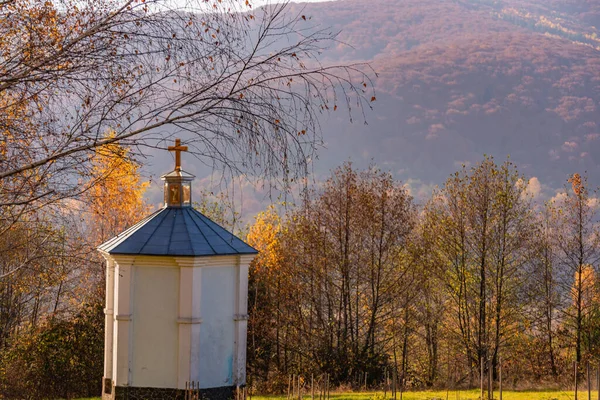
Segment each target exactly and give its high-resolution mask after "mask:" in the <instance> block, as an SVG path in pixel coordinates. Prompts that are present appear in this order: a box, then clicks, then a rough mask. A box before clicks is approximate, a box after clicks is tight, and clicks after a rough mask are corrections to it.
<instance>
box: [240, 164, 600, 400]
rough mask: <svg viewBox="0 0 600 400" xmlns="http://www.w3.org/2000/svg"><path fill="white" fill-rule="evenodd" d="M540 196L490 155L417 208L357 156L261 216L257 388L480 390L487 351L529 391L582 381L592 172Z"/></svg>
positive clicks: (592, 248)
mask: <svg viewBox="0 0 600 400" xmlns="http://www.w3.org/2000/svg"><path fill="white" fill-rule="evenodd" d="M534 192H535V191H534V190H533V189H532V188H530V187H529V185H528V180H527V179H526V178H525V177H523V176H522V175H521V174H520V173H519V172H518V170H517V168H516V167H515V166H514V165H513V164H512V163H511V162H510V161H506V162H504V163H502V164H497V163H496V162H495V161H494V159H493V158H490V157H488V158H485V159H484V160H483V161H482V162H481V163H479V164H478V165H476V166H474V167H471V168H468V167H463V168H462V169H461V170H460V171H458V172H456V173H454V174H453V175H451V176H450V177H449V178H448V180H447V181H446V182H445V184H444V185H443V186H442V187H441V188H439V189H436V190H435V191H434V192H433V194H432V195H431V198H430V199H429V200H428V201H427V202H426V203H425V204H421V205H416V204H415V202H414V200H413V199H412V198H411V196H410V194H409V192H408V189H407V188H406V187H405V186H403V185H402V184H401V183H400V182H397V181H395V180H394V179H393V178H392V176H391V175H390V174H388V173H385V172H382V171H380V170H378V169H377V168H369V169H367V170H365V171H356V170H355V169H354V168H353V167H352V165H351V164H349V163H347V164H344V165H343V166H342V167H340V168H338V169H336V170H335V171H334V172H333V173H332V175H331V177H330V178H329V179H328V180H327V181H326V182H325V183H324V184H323V185H322V186H320V187H318V188H315V189H313V190H311V191H309V192H308V193H306V195H305V197H304V199H303V201H302V204H300V205H299V206H297V207H295V208H293V209H289V210H287V211H286V212H282V213H278V212H277V211H276V210H275V209H274V208H270V209H268V210H267V211H265V212H263V213H262V214H260V215H259V216H258V217H257V219H256V222H255V223H254V224H253V226H251V228H250V231H249V235H248V240H249V242H250V243H251V244H252V245H254V246H255V247H256V248H257V249H259V250H260V255H259V256H258V258H257V259H256V260H255V262H254V263H253V265H252V268H251V276H250V279H251V287H250V300H249V313H250V321H249V333H248V363H249V371H248V374H249V376H250V377H251V379H252V382H251V383H252V385H253V386H255V387H256V388H257V389H258V390H260V391H284V390H285V389H286V388H287V384H288V377H289V376H290V375H292V374H301V375H304V376H310V375H311V374H314V375H315V376H317V375H318V374H321V373H328V374H329V375H330V377H331V379H332V381H333V382H334V384H337V385H352V384H355V383H357V381H358V379H359V377H363V378H361V380H362V379H364V377H365V376H366V377H367V380H368V384H370V385H379V384H381V382H383V380H384V376H386V374H387V376H390V377H393V376H397V379H398V382H399V384H401V385H403V386H404V387H406V388H425V387H436V386H437V387H442V386H444V387H446V386H449V387H472V386H476V385H477V384H478V382H479V377H480V366H481V362H482V360H483V361H484V368H485V371H484V373H485V374H486V375H487V374H488V373H490V374H492V377H493V378H494V379H497V377H498V369H499V367H500V364H502V372H503V376H504V379H505V384H508V385H512V386H514V387H523V386H527V385H534V386H536V387H540V386H549V385H561V384H563V385H567V382H570V381H569V379H570V377H571V375H572V373H571V372H572V368H573V361H578V362H579V365H584V363H585V362H586V361H591V362H593V363H597V357H598V354H599V353H598V350H599V349H600V348H599V345H600V318H599V317H600V286H599V284H600V280H599V278H598V261H599V257H600V235H599V233H600V231H599V229H598V228H599V227H598V225H597V217H598V201H597V199H596V198H595V197H594V192H593V191H592V190H590V189H589V188H588V186H587V182H586V179H585V177H581V176H580V175H578V174H574V175H572V176H571V177H570V178H569V181H568V185H567V186H566V187H565V189H564V191H563V192H561V193H559V194H557V196H555V197H554V198H553V199H552V200H550V201H548V202H546V203H545V204H540V203H539V202H536V201H534V200H535V199H534V194H535V193H534ZM362 384H364V382H361V385H362Z"/></svg>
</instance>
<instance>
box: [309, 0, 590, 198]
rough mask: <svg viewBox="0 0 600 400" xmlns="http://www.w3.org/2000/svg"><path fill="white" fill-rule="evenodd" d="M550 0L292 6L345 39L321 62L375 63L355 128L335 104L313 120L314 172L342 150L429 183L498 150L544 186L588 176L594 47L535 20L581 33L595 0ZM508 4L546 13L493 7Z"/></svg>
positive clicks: (388, 0)
mask: <svg viewBox="0 0 600 400" xmlns="http://www.w3.org/2000/svg"><path fill="white" fill-rule="evenodd" d="M562 3H563V2H559V1H552V2H544V3H542V2H534V1H531V2H526V3H524V4H523V3H522V2H517V1H501V2H500V1H465V0H461V1H452V0H441V1H433V0H424V1H416V0H408V1H393V0H374V1H364V0H344V1H338V2H328V3H314V4H306V5H304V6H305V7H306V8H305V10H304V11H303V12H304V13H305V14H306V15H310V16H312V20H311V21H313V23H315V24H319V25H321V26H332V29H334V30H341V33H340V36H339V38H340V41H341V42H347V43H350V44H351V45H352V46H353V47H352V48H348V47H347V46H342V45H339V46H336V47H335V48H333V49H332V50H331V51H330V52H328V53H327V54H324V56H323V57H324V60H325V61H327V60H342V61H344V62H352V61H362V60H367V61H370V62H371V63H372V66H373V67H374V69H375V70H376V71H377V72H378V73H379V78H378V79H377V80H376V87H377V90H378V96H377V102H376V103H375V110H374V112H373V113H370V114H369V115H368V122H369V125H368V126H367V127H365V126H364V125H362V124H353V125H351V124H348V123H346V121H345V118H344V117H343V116H342V115H335V114H334V115H333V116H332V117H331V118H330V119H329V120H328V121H326V122H325V123H324V125H323V127H324V136H325V141H326V142H327V145H328V149H326V150H324V151H322V152H321V153H320V161H319V162H318V163H317V168H316V169H317V171H322V172H325V170H327V169H328V168H331V167H332V166H335V165H337V164H339V163H341V162H342V161H343V160H344V159H347V158H348V157H350V158H351V159H353V160H355V161H358V162H359V163H360V162H363V161H364V162H365V163H366V162H367V161H368V160H370V159H371V158H373V159H374V160H375V162H376V163H378V164H380V165H383V166H384V167H387V168H390V169H391V170H392V171H393V172H394V173H395V174H396V176H397V177H398V178H400V179H403V180H409V179H418V180H420V181H422V182H425V183H434V184H441V183H442V182H443V180H444V179H445V177H447V176H448V175H449V174H450V173H452V172H453V171H454V170H456V168H457V167H459V166H460V164H462V163H463V162H466V163H469V162H474V161H477V160H479V159H481V157H482V156H483V154H484V153H486V154H493V155H495V156H497V157H499V158H504V157H505V156H506V155H508V154H510V155H511V158H512V160H513V161H515V162H516V163H517V164H518V165H519V166H520V169H521V170H522V172H524V173H525V174H527V175H529V176H537V177H539V178H540V180H541V181H542V182H543V183H545V184H547V185H549V186H550V187H552V188H559V187H561V186H562V185H563V183H564V182H565V180H566V178H567V175H568V174H569V173H572V172H575V171H580V172H583V171H586V170H587V171H588V172H589V173H590V175H591V176H590V177H591V182H592V183H593V184H594V185H597V184H599V183H600V177H596V176H594V175H595V173H597V172H600V169H599V168H598V166H599V163H600V156H599V154H598V153H599V152H600V128H599V126H600V110H599V109H598V107H599V106H600V103H599V102H600V51H599V50H597V49H596V48H595V47H594V46H593V45H590V44H589V43H587V44H586V43H582V42H580V41H579V42H578V41H577V40H573V38H569V37H566V36H568V35H567V34H565V35H566V36H565V35H562V36H560V35H558V34H554V33H551V32H549V31H548V30H546V31H544V29H546V28H547V29H549V30H551V29H554V30H555V31H557V30H559V28H557V26H559V25H560V27H563V28H564V29H565V30H566V32H567V33H568V32H575V33H576V34H577V35H580V36H581V35H588V36H589V37H590V41H592V42H593V41H594V40H595V38H593V37H592V33H593V31H594V29H595V28H594V27H593V26H592V25H591V23H592V22H593V21H595V18H596V16H598V15H600V13H599V12H598V11H600V6H597V5H596V4H593V2H591V1H577V2H576V1H572V2H570V3H572V4H571V6H569V7H567V6H566V5H565V4H562ZM559 5H561V7H558V6H559ZM517 6H518V10H520V11H519V12H520V13H522V14H523V15H526V16H528V18H531V19H532V20H535V21H540V20H541V21H550V22H548V24H546V25H544V24H542V25H541V26H540V25H538V26H536V25H535V24H534V25H531V26H527V25H526V24H516V23H515V22H514V21H511V20H507V19H506V18H503V17H502V15H501V14H500V13H499V11H498V10H500V11H502V10H507V9H515V10H517V8H515V7H517ZM559 22H560V24H559V25H557V24H558V23H559ZM553 24H554V25H553ZM545 27H546V28H545ZM582 37H583V36H582ZM599 44H600V42H599Z"/></svg>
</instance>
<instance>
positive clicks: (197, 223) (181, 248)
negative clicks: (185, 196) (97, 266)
mask: <svg viewBox="0 0 600 400" xmlns="http://www.w3.org/2000/svg"><path fill="white" fill-rule="evenodd" d="M98 249H100V250H102V251H105V252H107V253H109V254H131V255H169V256H196V257H198V256H216V255H234V254H256V253H257V251H256V250H255V249H254V248H253V247H251V246H249V245H248V244H246V243H244V242H243V241H242V240H241V239H240V238H238V237H237V236H235V235H234V234H232V233H231V232H229V231H227V230H226V229H225V228H223V227H221V226H220V225H218V224H216V223H215V222H213V221H211V220H210V219H209V218H207V217H206V216H205V215H203V214H201V213H200V212H198V211H196V210H194V209H193V208H189V207H183V208H176V207H166V208H163V209H162V210H159V211H157V212H155V213H153V214H151V215H149V216H148V217H146V218H145V219H143V220H142V221H140V222H139V223H137V224H135V225H134V226H132V227H131V228H129V229H127V230H125V231H124V232H123V233H121V234H119V235H117V236H115V237H114V238H112V239H110V240H108V241H107V242H105V243H103V244H102V245H100V246H99V247H98Z"/></svg>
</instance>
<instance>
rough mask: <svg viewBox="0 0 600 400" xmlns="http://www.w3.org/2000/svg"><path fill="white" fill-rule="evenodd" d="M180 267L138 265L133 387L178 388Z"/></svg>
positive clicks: (134, 306) (135, 290) (134, 299)
mask: <svg viewBox="0 0 600 400" xmlns="http://www.w3.org/2000/svg"><path fill="white" fill-rule="evenodd" d="M178 309H179V268H177V267H147V266H136V270H135V274H134V285H133V321H132V322H133V341H132V346H133V349H132V355H133V359H132V366H131V367H132V368H131V386H137V387H162V388H176V387H177V358H178V336H179V330H178V325H177V315H178Z"/></svg>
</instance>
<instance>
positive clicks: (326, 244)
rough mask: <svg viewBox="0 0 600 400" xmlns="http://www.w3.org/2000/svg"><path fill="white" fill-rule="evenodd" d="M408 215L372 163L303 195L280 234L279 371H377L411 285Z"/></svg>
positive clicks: (350, 375) (402, 192)
mask: <svg viewBox="0 0 600 400" xmlns="http://www.w3.org/2000/svg"><path fill="white" fill-rule="evenodd" d="M414 217H415V214H414V207H413V205H412V199H411V198H410V196H409V195H408V193H407V192H406V189H405V188H404V187H402V186H401V185H400V184H398V183H397V182H395V181H394V180H393V179H392V177H391V175H389V174H387V173H384V172H381V171H379V170H378V169H376V168H374V167H373V168H370V169H367V170H365V171H362V172H357V171H355V170H354V169H353V167H352V165H351V164H350V163H346V164H344V165H343V166H342V167H340V168H338V169H336V170H335V171H334V172H333V173H332V176H331V177H330V178H329V179H328V180H327V182H326V183H325V184H324V186H323V188H322V189H320V190H317V191H314V192H311V193H309V194H307V197H306V198H305V201H304V203H303V204H302V206H300V207H299V208H298V209H297V210H295V211H294V212H293V213H291V215H290V216H289V217H288V218H287V219H286V221H285V223H284V224H283V225H284V227H285V228H284V229H283V230H282V231H281V232H282V234H281V249H282V259H281V262H282V265H283V267H282V268H280V271H281V272H280V273H281V274H284V275H286V274H289V275H287V276H289V279H290V280H291V288H292V290H290V292H287V293H285V295H284V296H285V297H287V298H288V299H289V301H287V302H286V304H288V305H289V307H290V308H289V309H288V310H286V314H287V315H288V316H289V317H288V318H290V317H291V318H293V323H287V324H286V323H284V324H283V325H282V326H281V330H282V331H283V335H284V336H285V338H286V345H285V346H284V347H285V348H284V349H283V354H282V355H281V357H282V359H284V362H287V363H288V365H287V366H284V369H283V370H284V371H290V370H295V371H298V372H299V371H301V370H302V371H306V370H307V369H311V370H313V371H322V372H328V373H330V374H331V376H332V379H334V380H335V381H336V382H350V381H352V379H354V378H355V377H356V376H357V374H358V373H365V372H367V373H368V374H369V375H368V376H371V379H376V378H377V377H381V376H382V374H383V367H384V366H385V365H386V363H388V362H389V359H388V350H390V351H391V347H390V341H389V340H388V338H387V337H386V336H385V335H383V332H384V327H385V325H386V324H388V323H389V322H391V321H392V320H393V319H394V318H395V317H397V315H398V314H397V313H398V312H399V310H401V309H397V308H396V307H395V305H397V304H398V303H397V299H398V297H403V293H404V291H405V290H407V288H408V286H409V279H408V278H409V276H410V273H409V271H410V268H411V265H410V264H409V263H407V262H406V260H407V257H406V245H407V238H408V235H409V233H410V232H411V230H412V227H413V225H414ZM286 367H287V369H286Z"/></svg>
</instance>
